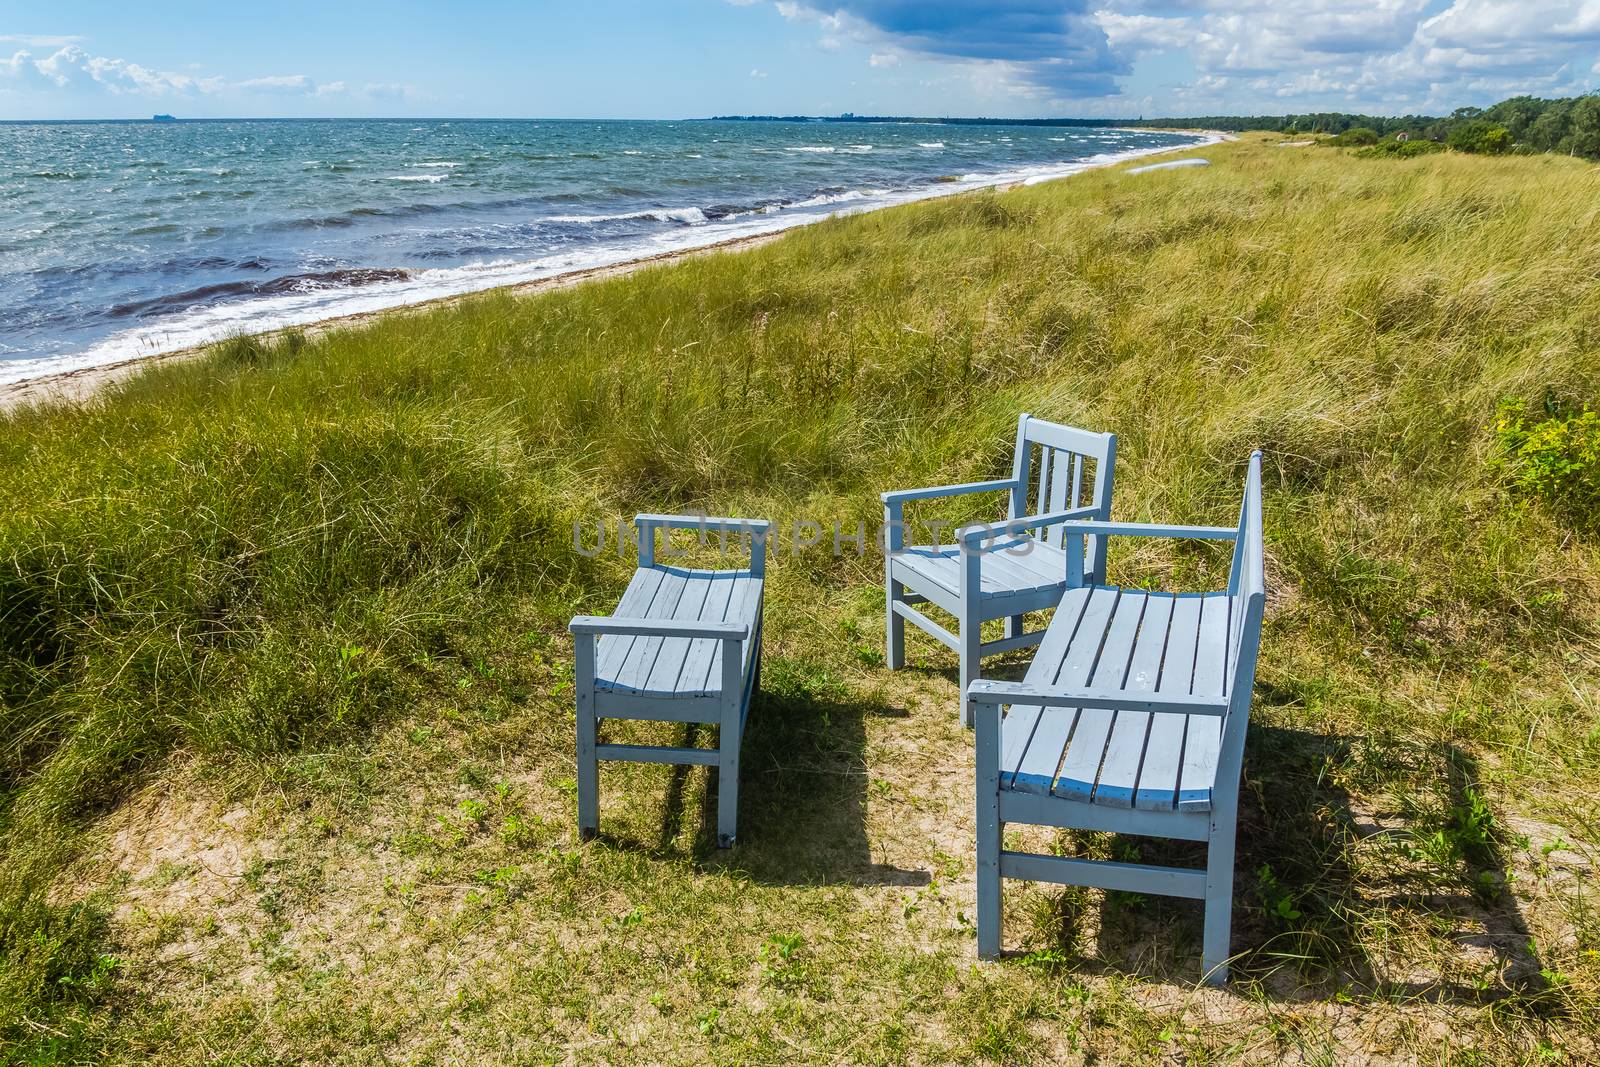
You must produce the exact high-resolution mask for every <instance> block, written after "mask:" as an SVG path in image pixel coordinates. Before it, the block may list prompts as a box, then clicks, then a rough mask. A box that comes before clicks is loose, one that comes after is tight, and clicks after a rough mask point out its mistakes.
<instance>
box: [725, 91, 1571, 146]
mask: <svg viewBox="0 0 1600 1067" xmlns="http://www.w3.org/2000/svg"><path fill="white" fill-rule="evenodd" d="M717 118H719V119H723V120H725V121H741V122H932V123H940V124H942V125H946V126H1087V127H1094V128H1105V127H1108V126H1120V127H1130V126H1131V127H1143V128H1154V129H1177V130H1225V131H1228V132H1232V133H1240V132H1243V131H1245V130H1269V131H1273V132H1276V133H1283V134H1286V135H1295V134H1302V133H1305V134H1329V135H1333V136H1334V138H1335V143H1336V144H1349V145H1364V146H1369V147H1377V148H1379V149H1380V151H1381V150H1383V145H1385V144H1387V143H1391V142H1432V143H1436V144H1440V145H1448V146H1449V147H1450V148H1453V149H1456V150H1457V151H1461V152H1481V153H1485V154H1490V155H1493V154H1498V153H1501V152H1560V153H1563V154H1565V155H1574V156H1582V157H1584V158H1585V159H1600V94H1592V95H1585V96H1572V97H1562V98H1558V99H1553V100H1544V99H1540V98H1539V97H1534V96H1513V97H1512V98H1511V99H1509V100H1502V101H1500V102H1499V103H1498V104H1495V105H1494V106H1493V107H1483V108H1479V107H1458V108H1456V109H1455V110H1454V111H1452V112H1451V113H1450V114H1449V115H1448V116H1445V117H1443V118H1440V117H1436V116H1432V115H1398V116H1396V115H1353V114H1348V113H1346V112H1342V111H1316V112H1307V113H1305V114H1300V115H1200V116H1193V115H1191V116H1188V117H1185V118H1154V119H1147V118H1143V117H1140V118H1137V119H1073V118H1065V119H994V118H979V119H971V118H963V119H951V118H907V117H904V116H896V115H853V114H844V115H835V116H828V117H825V118H818V117H816V116H812V115H719V116H717ZM1418 151H1419V149H1412V150H1408V151H1405V152H1401V153H1398V154H1403V155H1411V154H1416V153H1417V152H1418Z"/></svg>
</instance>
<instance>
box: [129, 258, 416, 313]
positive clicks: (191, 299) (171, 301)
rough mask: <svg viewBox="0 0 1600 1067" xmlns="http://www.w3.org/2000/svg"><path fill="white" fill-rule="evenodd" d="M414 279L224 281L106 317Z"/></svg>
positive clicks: (382, 274)
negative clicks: (245, 298) (235, 299)
mask: <svg viewBox="0 0 1600 1067" xmlns="http://www.w3.org/2000/svg"><path fill="white" fill-rule="evenodd" d="M409 277H411V271H408V270H401V269H400V268H398V267H349V268H345V269H342V270H328V271H318V272H314V273H310V274H288V275H285V276H283V277H281V278H269V279H268V280H266V281H259V282H258V281H237V282H220V283H218V284H216V285H202V286H200V287H199V288H198V289H188V290H185V291H184V292H181V293H167V294H165V295H162V296H156V297H151V298H149V299H147V300H133V301H129V302H128V303H125V304H117V305H116V306H114V307H112V308H110V309H108V310H107V311H106V314H107V315H109V316H111V317H112V318H116V319H125V318H133V317H137V318H146V317H148V316H151V315H160V314H165V313H168V312H172V311H178V310H182V309H184V308H190V307H194V306H195V305H197V304H210V303H214V302H216V301H217V300H219V299H226V298H228V297H241V296H272V295H276V294H282V293H314V292H319V291H322V290H326V289H351V288H355V287H356V286H361V285H375V284H377V283H379V282H400V281H405V280H406V279H407V278H409Z"/></svg>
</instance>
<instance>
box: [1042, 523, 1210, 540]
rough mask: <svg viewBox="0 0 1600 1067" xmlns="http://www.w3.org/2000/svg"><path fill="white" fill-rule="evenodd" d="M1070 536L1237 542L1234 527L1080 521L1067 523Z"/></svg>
mask: <svg viewBox="0 0 1600 1067" xmlns="http://www.w3.org/2000/svg"><path fill="white" fill-rule="evenodd" d="M1065 525H1066V532H1067V533H1069V534H1101V535H1103V536H1108V537H1177V538H1187V539H1190V540H1199V541H1237V540H1238V539H1239V530H1238V528H1237V527H1233V526H1169V525H1167V524H1166V523H1159V522H1099V521H1096V520H1080V521H1075V522H1069V523H1066V524H1065Z"/></svg>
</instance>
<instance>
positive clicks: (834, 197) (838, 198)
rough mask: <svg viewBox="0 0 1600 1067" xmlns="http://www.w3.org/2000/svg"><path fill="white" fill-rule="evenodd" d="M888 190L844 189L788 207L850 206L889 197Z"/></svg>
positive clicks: (819, 194)
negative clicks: (855, 201)
mask: <svg viewBox="0 0 1600 1067" xmlns="http://www.w3.org/2000/svg"><path fill="white" fill-rule="evenodd" d="M888 195H889V190H887V189H842V190H839V191H836V192H822V193H818V194H817V195H816V196H813V197H809V198H808V199H805V200H798V201H796V202H794V203H792V204H788V205H786V206H787V207H827V206H828V205H829V204H848V203H850V202H851V201H852V200H865V199H867V198H868V197H872V196H888Z"/></svg>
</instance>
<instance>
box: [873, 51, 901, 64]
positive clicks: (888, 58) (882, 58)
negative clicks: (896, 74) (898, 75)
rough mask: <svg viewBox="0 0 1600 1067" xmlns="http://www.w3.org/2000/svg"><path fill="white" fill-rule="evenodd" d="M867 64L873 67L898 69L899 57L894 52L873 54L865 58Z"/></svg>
mask: <svg viewBox="0 0 1600 1067" xmlns="http://www.w3.org/2000/svg"><path fill="white" fill-rule="evenodd" d="M867 62H868V63H869V64H871V65H872V66H874V67H898V66H899V65H900V56H899V54H898V53H896V52H874V53H872V54H871V55H870V56H868V57H867Z"/></svg>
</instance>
